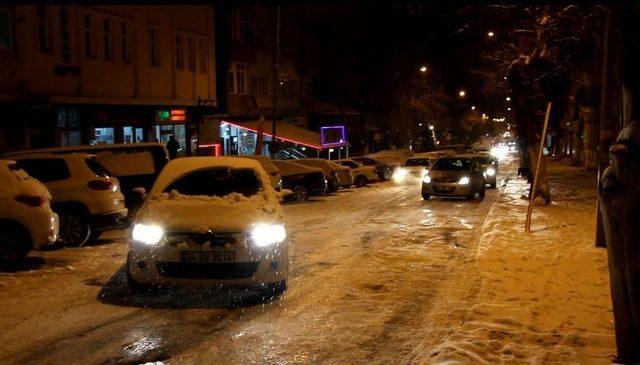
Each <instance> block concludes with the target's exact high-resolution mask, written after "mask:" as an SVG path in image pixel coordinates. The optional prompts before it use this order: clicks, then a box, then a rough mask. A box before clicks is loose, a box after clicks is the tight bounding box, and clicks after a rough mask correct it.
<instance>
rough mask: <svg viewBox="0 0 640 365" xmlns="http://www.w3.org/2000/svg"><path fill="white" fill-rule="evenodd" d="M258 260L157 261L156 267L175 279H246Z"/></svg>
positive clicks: (255, 270) (252, 274) (255, 267)
mask: <svg viewBox="0 0 640 365" xmlns="http://www.w3.org/2000/svg"><path fill="white" fill-rule="evenodd" d="M259 266H260V263H259V262H233V263H226V262H225V263H217V264H209V263H181V262H158V263H157V264H156V267H157V268H158V271H159V272H160V274H162V275H163V276H168V277H172V278H177V279H212V280H222V279H246V278H250V277H252V276H254V275H255V273H256V272H257V271H258V267H259Z"/></svg>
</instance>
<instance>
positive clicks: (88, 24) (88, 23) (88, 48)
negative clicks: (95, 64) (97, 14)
mask: <svg viewBox="0 0 640 365" xmlns="http://www.w3.org/2000/svg"><path fill="white" fill-rule="evenodd" d="M83 23H84V55H85V57H87V58H95V48H94V45H93V43H94V41H93V16H92V15H91V14H85V15H84V21H83Z"/></svg>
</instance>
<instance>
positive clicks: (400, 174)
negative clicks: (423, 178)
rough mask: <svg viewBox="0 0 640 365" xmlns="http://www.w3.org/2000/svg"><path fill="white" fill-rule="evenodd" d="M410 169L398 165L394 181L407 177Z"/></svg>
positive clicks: (394, 173) (400, 180)
mask: <svg viewBox="0 0 640 365" xmlns="http://www.w3.org/2000/svg"><path fill="white" fill-rule="evenodd" d="M407 173H408V171H407V170H406V169H403V168H401V167H398V168H397V169H396V171H394V172H393V181H395V182H402V181H404V179H405V178H406V177H407Z"/></svg>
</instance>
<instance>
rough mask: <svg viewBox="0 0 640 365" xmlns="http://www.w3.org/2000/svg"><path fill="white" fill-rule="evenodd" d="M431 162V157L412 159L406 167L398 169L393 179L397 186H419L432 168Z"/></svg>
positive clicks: (392, 176) (406, 163) (407, 162)
mask: <svg viewBox="0 0 640 365" xmlns="http://www.w3.org/2000/svg"><path fill="white" fill-rule="evenodd" d="M431 161H432V159H431V158H429V157H411V158H409V159H407V161H406V162H405V163H404V165H402V166H400V167H398V168H396V170H395V171H394V172H393V175H391V178H392V179H393V182H395V183H396V184H405V183H415V184H418V183H419V182H420V180H421V179H422V177H423V176H424V174H425V173H426V172H427V171H428V169H429V166H431Z"/></svg>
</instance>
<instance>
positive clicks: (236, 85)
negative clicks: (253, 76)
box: [227, 62, 247, 94]
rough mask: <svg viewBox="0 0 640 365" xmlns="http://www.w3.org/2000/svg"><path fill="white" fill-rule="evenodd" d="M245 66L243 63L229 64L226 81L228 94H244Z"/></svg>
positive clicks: (245, 91) (245, 90)
mask: <svg viewBox="0 0 640 365" xmlns="http://www.w3.org/2000/svg"><path fill="white" fill-rule="evenodd" d="M246 77H247V65H246V64H244V63H235V62H234V63H231V66H230V68H229V75H228V78H227V81H228V83H229V93H231V94H246V93H247V88H246Z"/></svg>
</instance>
